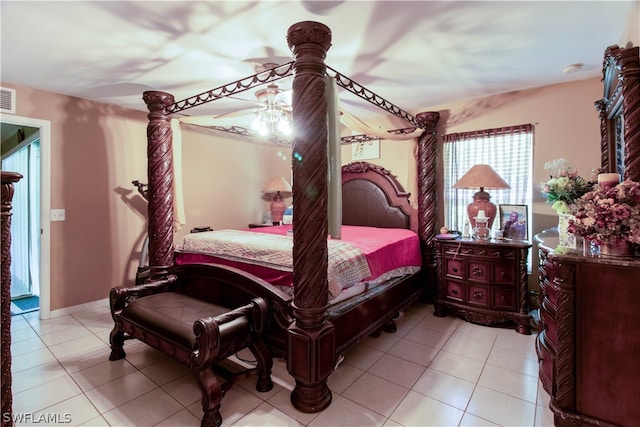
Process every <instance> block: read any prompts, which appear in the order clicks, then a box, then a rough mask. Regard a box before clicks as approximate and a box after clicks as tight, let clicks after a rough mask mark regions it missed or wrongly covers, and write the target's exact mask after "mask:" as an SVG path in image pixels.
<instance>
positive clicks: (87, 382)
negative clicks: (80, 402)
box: [69, 359, 136, 391]
mask: <svg viewBox="0 0 640 427" xmlns="http://www.w3.org/2000/svg"><path fill="white" fill-rule="evenodd" d="M135 371H136V368H135V367H134V366H133V365H132V364H131V363H129V362H127V360H126V359H120V360H113V361H111V360H106V361H104V362H102V363H98V364H97V365H93V366H90V367H88V368H85V369H82V370H73V371H71V372H70V373H69V375H71V377H72V378H73V379H74V381H75V382H76V383H77V384H78V386H80V388H81V389H82V390H83V391H87V390H91V389H94V388H96V387H99V386H101V385H103V384H106V383H108V382H111V381H113V380H115V379H118V378H121V377H123V376H125V375H127V374H130V373H132V372H135Z"/></svg>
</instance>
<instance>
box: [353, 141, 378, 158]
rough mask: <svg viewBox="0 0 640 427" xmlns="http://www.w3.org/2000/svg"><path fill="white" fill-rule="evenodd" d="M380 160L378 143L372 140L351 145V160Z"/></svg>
mask: <svg viewBox="0 0 640 427" xmlns="http://www.w3.org/2000/svg"><path fill="white" fill-rule="evenodd" d="M379 158H380V141H379V140H377V139H372V140H369V141H360V142H357V143H353V144H351V159H352V160H369V159H379Z"/></svg>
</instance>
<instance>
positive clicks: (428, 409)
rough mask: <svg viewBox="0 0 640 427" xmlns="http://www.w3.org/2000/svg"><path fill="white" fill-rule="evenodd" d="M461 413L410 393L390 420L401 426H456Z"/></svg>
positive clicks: (451, 407)
mask: <svg viewBox="0 0 640 427" xmlns="http://www.w3.org/2000/svg"><path fill="white" fill-rule="evenodd" d="M463 414H464V412H463V411H461V410H460V409H457V408H454V407H453V406H449V405H446V404H444V403H442V402H439V401H437V400H435V399H431V398H430V397H427V396H424V395H422V394H420V393H416V392H414V391H410V392H409V394H407V396H406V397H405V398H404V399H403V400H402V402H400V404H399V405H398V407H397V408H396V409H395V410H394V411H393V413H392V414H391V416H390V417H389V418H390V419H392V420H394V421H397V422H398V423H400V424H402V425H403V426H407V427H409V426H425V425H429V426H445V427H451V426H457V425H458V423H459V422H460V420H461V419H462V415H463Z"/></svg>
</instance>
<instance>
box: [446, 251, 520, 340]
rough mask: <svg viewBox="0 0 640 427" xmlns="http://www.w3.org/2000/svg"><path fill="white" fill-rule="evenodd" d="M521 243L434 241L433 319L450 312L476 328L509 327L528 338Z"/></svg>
mask: <svg viewBox="0 0 640 427" xmlns="http://www.w3.org/2000/svg"><path fill="white" fill-rule="evenodd" d="M530 247H531V244H530V243H529V242H525V241H515V240H514V241H496V240H473V239H455V240H441V239H436V256H437V261H438V262H437V271H438V295H437V298H436V301H435V304H434V307H435V310H434V315H436V316H446V315H447V313H449V312H451V313H453V314H456V315H458V316H460V317H462V318H463V319H465V320H467V321H470V322H473V323H479V324H482V325H495V324H515V328H516V331H517V332H519V333H521V334H530V333H531V326H530V317H529V304H528V298H527V293H528V289H527V255H528V253H529V248H530Z"/></svg>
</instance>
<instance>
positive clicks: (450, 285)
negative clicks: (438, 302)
mask: <svg viewBox="0 0 640 427" xmlns="http://www.w3.org/2000/svg"><path fill="white" fill-rule="evenodd" d="M447 298H448V299H452V300H456V301H463V300H464V284H463V283H460V282H454V281H452V280H447Z"/></svg>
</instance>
